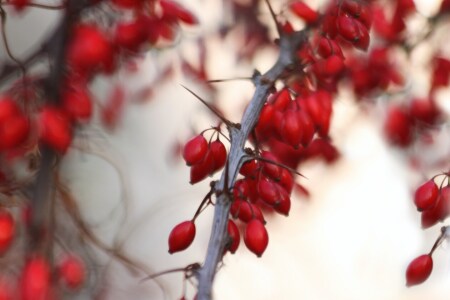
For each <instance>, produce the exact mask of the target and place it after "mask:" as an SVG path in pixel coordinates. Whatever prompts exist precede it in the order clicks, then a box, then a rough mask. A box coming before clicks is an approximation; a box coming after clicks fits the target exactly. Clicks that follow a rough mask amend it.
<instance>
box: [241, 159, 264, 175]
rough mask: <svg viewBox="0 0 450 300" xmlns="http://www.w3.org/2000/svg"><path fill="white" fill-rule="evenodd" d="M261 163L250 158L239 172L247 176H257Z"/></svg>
mask: <svg viewBox="0 0 450 300" xmlns="http://www.w3.org/2000/svg"><path fill="white" fill-rule="evenodd" d="M260 167H261V165H260V164H259V163H258V162H257V161H256V160H254V159H253V160H249V161H246V162H245V163H243V164H242V166H241V168H240V169H239V174H241V175H244V176H245V177H250V178H255V177H256V175H257V173H258V170H259V168H260Z"/></svg>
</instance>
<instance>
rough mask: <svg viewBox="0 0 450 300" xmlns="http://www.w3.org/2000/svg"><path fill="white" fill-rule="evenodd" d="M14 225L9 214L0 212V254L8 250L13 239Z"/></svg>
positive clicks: (4, 211) (3, 211)
mask: <svg viewBox="0 0 450 300" xmlns="http://www.w3.org/2000/svg"><path fill="white" fill-rule="evenodd" d="M14 233H15V224H14V219H13V217H12V216H11V214H10V213H9V212H8V211H6V210H0V254H2V253H4V252H5V251H6V250H8V249H9V247H10V246H11V243H12V241H13V238H14Z"/></svg>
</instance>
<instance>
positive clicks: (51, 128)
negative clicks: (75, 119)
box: [39, 107, 72, 153]
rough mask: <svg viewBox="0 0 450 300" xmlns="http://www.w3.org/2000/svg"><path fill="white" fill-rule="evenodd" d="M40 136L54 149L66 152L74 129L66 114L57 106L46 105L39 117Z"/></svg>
mask: <svg viewBox="0 0 450 300" xmlns="http://www.w3.org/2000/svg"><path fill="white" fill-rule="evenodd" d="M39 126H40V138H41V140H42V141H43V142H44V143H46V144H47V145H48V146H50V147H51V148H53V149H54V150H56V151H58V152H60V153H65V152H66V151H67V149H68V148H69V146H70V143H71V142H72V129H71V124H70V122H69V119H68V118H67V116H66V114H64V113H63V112H62V111H60V110H59V109H57V108H53V107H46V108H44V109H43V110H42V112H41V114H40V118H39Z"/></svg>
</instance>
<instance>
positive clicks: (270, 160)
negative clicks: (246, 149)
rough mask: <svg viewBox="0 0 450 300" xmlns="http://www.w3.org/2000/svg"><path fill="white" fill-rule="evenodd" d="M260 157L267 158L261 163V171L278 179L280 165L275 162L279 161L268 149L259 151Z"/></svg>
mask: <svg viewBox="0 0 450 300" xmlns="http://www.w3.org/2000/svg"><path fill="white" fill-rule="evenodd" d="M261 157H263V158H265V159H266V160H267V161H264V162H262V163H261V165H262V171H263V173H264V174H265V175H266V176H267V177H270V178H271V179H273V180H275V181H278V180H280V176H281V167H280V166H278V165H277V164H275V163H279V161H278V159H277V157H276V156H275V155H274V154H273V153H271V152H269V151H261Z"/></svg>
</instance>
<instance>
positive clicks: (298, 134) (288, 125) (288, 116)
mask: <svg viewBox="0 0 450 300" xmlns="http://www.w3.org/2000/svg"><path fill="white" fill-rule="evenodd" d="M302 129H303V128H302V123H301V120H300V118H299V117H298V113H297V111H296V110H293V109H288V110H286V111H285V112H284V114H283V119H282V121H281V124H280V127H279V130H280V132H279V134H280V136H281V137H282V139H283V141H284V142H285V143H286V144H288V145H290V146H292V147H294V148H298V147H299V145H300V142H301V140H302Z"/></svg>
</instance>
